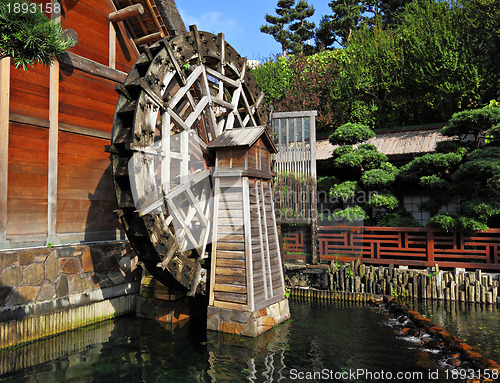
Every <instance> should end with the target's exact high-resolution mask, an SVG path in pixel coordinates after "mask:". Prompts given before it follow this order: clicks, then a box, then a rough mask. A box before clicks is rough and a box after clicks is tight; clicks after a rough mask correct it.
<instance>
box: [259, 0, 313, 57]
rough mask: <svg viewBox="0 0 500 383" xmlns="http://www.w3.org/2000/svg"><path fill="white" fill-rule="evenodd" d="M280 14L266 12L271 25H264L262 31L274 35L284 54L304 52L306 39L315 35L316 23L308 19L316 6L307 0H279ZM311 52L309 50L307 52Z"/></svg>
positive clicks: (278, 12) (278, 10)
mask: <svg viewBox="0 0 500 383" xmlns="http://www.w3.org/2000/svg"><path fill="white" fill-rule="evenodd" d="M276 13H277V15H278V16H272V15H269V14H266V17H265V18H266V21H267V22H268V23H269V24H270V25H262V26H261V27H260V31H261V32H263V33H267V34H269V35H271V36H273V37H274V39H275V40H276V41H277V42H278V43H280V44H281V49H282V55H283V56H286V55H287V53H294V54H300V53H304V51H305V50H306V49H305V45H306V41H307V40H309V39H310V38H312V37H313V36H314V28H315V27H316V26H315V24H314V23H312V22H309V21H307V20H306V19H307V18H309V17H311V16H312V15H313V14H314V8H313V7H312V6H310V5H309V4H308V3H307V1H306V0H299V3H298V4H297V5H295V0H279V1H278V4H277V8H276ZM307 53H309V52H307Z"/></svg>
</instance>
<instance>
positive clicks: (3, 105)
mask: <svg viewBox="0 0 500 383" xmlns="http://www.w3.org/2000/svg"><path fill="white" fill-rule="evenodd" d="M9 98H10V57H5V58H3V59H1V60H0V241H5V240H6V239H7V180H8V171H9ZM0 247H1V244H0Z"/></svg>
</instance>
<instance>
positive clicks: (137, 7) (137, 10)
mask: <svg viewBox="0 0 500 383" xmlns="http://www.w3.org/2000/svg"><path fill="white" fill-rule="evenodd" d="M142 14H144V7H143V6H142V4H134V5H130V6H128V7H125V8H123V9H120V10H118V11H116V12H111V13H110V14H109V15H108V20H109V21H111V22H112V23H117V22H118V21H123V20H126V19H130V18H132V17H135V16H139V15H142Z"/></svg>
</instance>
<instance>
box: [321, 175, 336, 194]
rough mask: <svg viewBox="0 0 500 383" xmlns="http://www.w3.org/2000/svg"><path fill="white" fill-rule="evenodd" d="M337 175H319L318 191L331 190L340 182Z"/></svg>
mask: <svg viewBox="0 0 500 383" xmlns="http://www.w3.org/2000/svg"><path fill="white" fill-rule="evenodd" d="M338 182H339V181H338V179H337V178H336V177H319V178H318V181H317V188H318V191H326V192H328V193H329V192H330V189H331V188H332V187H333V186H334V185H336V184H337V183H338Z"/></svg>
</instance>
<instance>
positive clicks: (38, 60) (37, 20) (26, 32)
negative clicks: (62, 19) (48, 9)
mask: <svg viewBox="0 0 500 383" xmlns="http://www.w3.org/2000/svg"><path fill="white" fill-rule="evenodd" d="M33 5H34V3H32V2H30V1H26V0H2V1H1V2H0V57H2V58H3V57H11V58H12V59H13V60H14V63H15V65H16V68H17V67H22V68H23V69H24V70H27V68H28V66H33V65H35V64H43V65H50V64H51V62H52V61H53V60H54V59H55V58H56V57H59V56H60V55H62V54H63V53H64V52H65V51H66V50H67V49H68V48H69V47H71V46H72V44H73V41H65V40H63V39H62V28H61V25H60V23H57V22H55V21H51V20H49V19H48V18H47V16H46V15H45V14H43V13H41V12H40V8H39V7H36V6H35V7H33ZM35 5H36V4H35ZM15 7H16V8H15ZM17 7H21V8H20V9H28V10H29V11H28V12H22V11H18V12H15V11H14V10H15V9H18V8H17Z"/></svg>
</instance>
